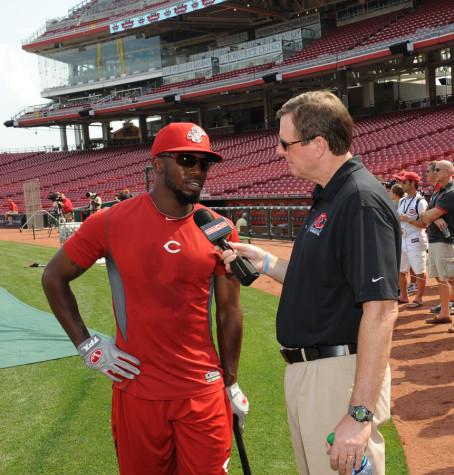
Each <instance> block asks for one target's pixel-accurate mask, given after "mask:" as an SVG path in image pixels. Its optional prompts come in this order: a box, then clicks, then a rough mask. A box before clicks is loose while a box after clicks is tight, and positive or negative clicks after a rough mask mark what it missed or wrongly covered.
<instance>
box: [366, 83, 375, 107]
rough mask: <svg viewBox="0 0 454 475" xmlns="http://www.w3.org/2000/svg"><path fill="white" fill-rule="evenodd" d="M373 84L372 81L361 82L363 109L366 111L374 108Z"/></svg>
mask: <svg viewBox="0 0 454 475" xmlns="http://www.w3.org/2000/svg"><path fill="white" fill-rule="evenodd" d="M374 87H375V83H374V81H364V82H363V107H364V108H365V109H368V108H369V107H374V106H375V90H374Z"/></svg>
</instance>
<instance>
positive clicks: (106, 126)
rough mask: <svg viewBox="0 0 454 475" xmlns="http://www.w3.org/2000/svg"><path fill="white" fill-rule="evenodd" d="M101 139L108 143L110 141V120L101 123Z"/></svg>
mask: <svg viewBox="0 0 454 475" xmlns="http://www.w3.org/2000/svg"><path fill="white" fill-rule="evenodd" d="M102 139H103V140H104V142H106V143H110V141H111V140H112V134H111V132H110V122H103V123H102Z"/></svg>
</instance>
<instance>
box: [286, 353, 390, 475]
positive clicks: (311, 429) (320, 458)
mask: <svg viewBox="0 0 454 475" xmlns="http://www.w3.org/2000/svg"><path fill="white" fill-rule="evenodd" d="M355 369H356V355H350V356H339V357H335V358H324V359H319V360H315V361H310V362H307V363H294V364H289V365H287V369H286V371H285V382H284V383H285V399H286V404H287V415H288V422H289V426H290V433H291V436H292V443H293V449H294V451H295V457H296V463H297V465H298V470H299V473H300V475H328V474H330V473H333V474H334V473H337V472H334V471H333V470H332V469H331V466H330V463H329V456H328V455H327V454H326V436H327V435H328V434H329V433H330V432H333V431H334V428H335V427H336V425H337V424H338V423H339V421H340V420H341V418H342V417H343V416H344V415H345V414H346V413H347V410H348V405H349V401H350V396H351V394H352V390H353V382H354V377H355ZM390 398H391V371H390V369H389V366H388V367H387V368H386V373H385V379H384V381H383V386H382V390H381V393H380V396H379V399H378V402H377V407H376V410H375V415H374V420H373V422H372V435H371V438H370V439H369V445H368V447H367V456H368V458H369V460H370V462H371V464H372V467H373V473H374V475H385V443H384V439H383V437H382V435H381V434H380V432H378V429H377V427H378V426H379V425H380V424H382V423H383V422H385V421H387V420H388V419H389V418H390Z"/></svg>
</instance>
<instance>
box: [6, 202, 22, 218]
mask: <svg viewBox="0 0 454 475" xmlns="http://www.w3.org/2000/svg"><path fill="white" fill-rule="evenodd" d="M6 204H7V205H8V211H7V212H6V213H5V220H6V221H8V223H10V224H11V223H12V222H13V216H15V215H17V214H19V208H18V206H17V204H16V203H15V202H14V201H13V200H12V199H11V198H7V200H6Z"/></svg>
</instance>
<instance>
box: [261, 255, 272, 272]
mask: <svg viewBox="0 0 454 475" xmlns="http://www.w3.org/2000/svg"><path fill="white" fill-rule="evenodd" d="M270 260H271V254H270V253H268V254H267V255H266V257H265V260H264V261H263V268H262V274H266V273H267V272H268V268H269V267H270Z"/></svg>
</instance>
